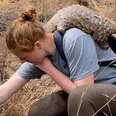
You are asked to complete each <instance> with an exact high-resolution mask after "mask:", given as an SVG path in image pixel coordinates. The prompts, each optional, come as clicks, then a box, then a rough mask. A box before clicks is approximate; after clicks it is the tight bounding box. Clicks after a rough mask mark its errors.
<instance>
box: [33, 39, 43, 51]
mask: <svg viewBox="0 0 116 116" xmlns="http://www.w3.org/2000/svg"><path fill="white" fill-rule="evenodd" d="M34 46H35V47H37V48H39V49H41V48H42V47H41V43H40V42H39V41H36V42H35V43H34Z"/></svg>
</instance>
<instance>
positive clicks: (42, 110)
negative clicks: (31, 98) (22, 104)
mask: <svg viewBox="0 0 116 116" xmlns="http://www.w3.org/2000/svg"><path fill="white" fill-rule="evenodd" d="M67 98H68V94H66V93H65V92H64V91H58V92H56V93H53V94H51V95H48V96H46V97H44V98H42V99H40V100H39V101H37V102H35V103H34V104H32V106H31V108H30V110H29V113H28V116H67Z"/></svg>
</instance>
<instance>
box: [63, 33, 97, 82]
mask: <svg viewBox="0 0 116 116" xmlns="http://www.w3.org/2000/svg"><path fill="white" fill-rule="evenodd" d="M64 39H65V40H64V42H65V43H64V52H65V55H66V59H67V63H68V66H69V71H70V79H71V80H73V81H74V80H81V79H83V78H85V77H86V76H88V75H90V74H92V73H94V72H95V71H97V70H98V69H99V65H98V59H97V53H96V48H95V45H94V44H95V43H94V41H93V40H92V38H91V36H89V35H87V34H82V35H80V36H76V35H75V33H74V34H73V32H72V36H68V38H66V37H65V38H64Z"/></svg>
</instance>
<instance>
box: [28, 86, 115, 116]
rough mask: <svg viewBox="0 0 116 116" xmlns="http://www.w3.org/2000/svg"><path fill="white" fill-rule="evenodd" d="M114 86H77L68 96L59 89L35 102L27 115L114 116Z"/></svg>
mask: <svg viewBox="0 0 116 116" xmlns="http://www.w3.org/2000/svg"><path fill="white" fill-rule="evenodd" d="M115 94H116V86H115V85H108V84H107V85H105V84H95V85H91V86H80V87H77V88H76V89H74V90H73V91H72V93H70V95H69V96H68V95H67V94H66V93H65V92H64V91H59V92H56V93H53V94H51V95H49V96H46V97H45V98H43V99H40V100H39V101H37V102H35V103H34V104H33V105H32V106H31V108H30V111H29V113H28V116H116V97H115V96H116V95H115Z"/></svg>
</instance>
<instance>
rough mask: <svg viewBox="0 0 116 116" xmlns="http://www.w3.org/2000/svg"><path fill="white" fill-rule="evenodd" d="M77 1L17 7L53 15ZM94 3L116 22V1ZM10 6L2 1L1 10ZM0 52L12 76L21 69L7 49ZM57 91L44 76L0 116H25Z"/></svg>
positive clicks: (23, 1)
mask: <svg viewBox="0 0 116 116" xmlns="http://www.w3.org/2000/svg"><path fill="white" fill-rule="evenodd" d="M75 1H76V0H74V1H73V0H28V2H27V0H20V1H19V2H17V5H20V6H26V5H27V4H30V3H31V5H34V6H35V7H36V8H37V10H38V11H39V13H40V14H42V15H43V14H44V15H53V14H54V13H55V12H56V11H57V10H58V9H60V8H62V7H64V6H68V5H71V4H75V3H76V2H75ZM92 1H93V2H94V3H93V4H94V6H93V7H92V9H94V10H95V11H97V12H99V13H100V14H102V15H105V16H107V17H109V18H112V19H113V20H116V15H115V14H114V10H115V1H114V0H102V3H101V2H100V1H101V0H92ZM104 1H105V2H104ZM109 2H111V3H109ZM10 6H11V5H10V0H0V9H6V8H8V7H10ZM46 20H48V19H46ZM1 45H3V44H1ZM1 45H0V46H1ZM3 49H4V52H3ZM0 51H2V52H3V53H5V54H6V64H7V67H6V68H5V69H6V71H7V73H8V74H9V76H10V75H12V73H13V72H14V71H15V70H16V69H17V67H19V65H20V62H19V60H18V59H16V57H14V56H13V55H12V54H9V52H7V50H6V48H5V47H4V48H2V50H1V49H0ZM14 67H15V68H14ZM56 90H57V86H56V84H55V83H54V82H53V81H51V79H50V78H49V77H48V76H44V77H43V78H42V79H41V80H32V81H30V82H29V83H28V84H27V85H26V86H25V87H24V88H23V89H21V90H20V91H19V92H18V93H17V94H15V95H13V96H12V97H11V98H10V99H9V100H8V101H7V102H6V103H5V104H3V105H2V106H1V107H0V116H25V115H26V114H27V112H28V110H29V107H30V105H31V104H32V103H33V102H35V101H36V100H38V99H39V98H41V97H43V96H45V95H48V94H50V93H52V92H54V91H56Z"/></svg>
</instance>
